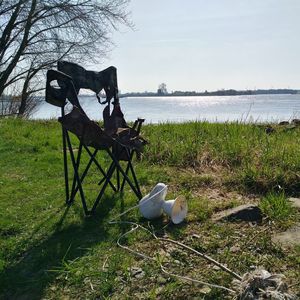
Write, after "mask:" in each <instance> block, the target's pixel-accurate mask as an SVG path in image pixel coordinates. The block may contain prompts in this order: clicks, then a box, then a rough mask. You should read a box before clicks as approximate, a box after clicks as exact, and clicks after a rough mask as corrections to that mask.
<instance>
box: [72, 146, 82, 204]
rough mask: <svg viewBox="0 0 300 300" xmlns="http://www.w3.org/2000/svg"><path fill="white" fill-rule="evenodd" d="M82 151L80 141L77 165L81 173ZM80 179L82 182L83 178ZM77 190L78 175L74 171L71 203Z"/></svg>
mask: <svg viewBox="0 0 300 300" xmlns="http://www.w3.org/2000/svg"><path fill="white" fill-rule="evenodd" d="M81 153H82V143H81V142H80V144H79V148H78V153H77V159H76V166H77V171H78V174H79V165H80V158H81ZM80 181H81V183H82V178H80ZM77 190H78V189H77V187H76V176H75V172H74V176H73V183H72V190H71V197H70V200H69V203H72V202H73V201H74V198H75V196H76V193H77Z"/></svg>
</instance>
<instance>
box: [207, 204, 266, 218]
mask: <svg viewBox="0 0 300 300" xmlns="http://www.w3.org/2000/svg"><path fill="white" fill-rule="evenodd" d="M262 217H263V216H262V212H261V210H260V208H259V207H258V206H256V205H253V204H244V205H240V206H237V207H234V208H231V209H227V210H224V211H221V212H219V213H217V214H215V215H214V216H213V217H212V219H213V221H217V222H218V221H247V222H261V221H262Z"/></svg>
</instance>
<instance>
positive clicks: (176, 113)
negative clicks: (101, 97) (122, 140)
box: [32, 94, 300, 123]
mask: <svg viewBox="0 0 300 300" xmlns="http://www.w3.org/2000/svg"><path fill="white" fill-rule="evenodd" d="M80 101H81V103H82V106H83V108H84V109H85V111H86V113H87V114H88V116H89V117H90V118H91V119H94V120H101V119H102V110H103V108H104V106H102V105H100V104H99V103H98V101H97V99H96V98H95V97H94V96H81V97H80ZM120 103H121V107H122V111H123V113H124V115H125V119H126V120H127V121H134V120H135V119H136V118H137V117H141V118H145V119H146V122H147V123H159V122H184V121H195V120H201V121H203V120H206V121H209V122H226V121H241V122H274V121H275V122H278V121H282V120H291V119H293V118H300V94H296V95H250V96H209V97H198V96H194V97H130V98H121V99H120ZM59 116H60V108H56V107H54V106H52V105H50V104H48V103H46V102H42V103H41V104H40V106H39V107H38V109H37V111H36V112H35V113H34V114H33V116H32V118H33V119H49V118H57V117H59Z"/></svg>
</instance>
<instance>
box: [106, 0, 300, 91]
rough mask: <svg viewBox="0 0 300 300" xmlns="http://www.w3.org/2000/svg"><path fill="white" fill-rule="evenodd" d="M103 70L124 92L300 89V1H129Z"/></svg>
mask: <svg viewBox="0 0 300 300" xmlns="http://www.w3.org/2000/svg"><path fill="white" fill-rule="evenodd" d="M129 10H130V11H131V14H132V15H131V19H132V22H133V23H134V25H135V30H131V29H126V28H125V29H124V28H121V33H115V34H114V35H113V41H114V43H115V44H116V47H115V48H114V49H113V51H112V52H111V54H110V57H109V58H108V59H106V60H105V61H104V63H103V65H101V67H106V66H108V65H115V66H116V67H117V68H118V76H119V87H120V90H121V91H122V92H128V91H141V92H142V91H146V90H147V91H156V90H157V87H158V85H159V84H160V83H162V82H165V83H166V84H167V89H168V91H172V90H195V91H203V90H205V89H207V90H216V89H222V88H224V89H227V88H235V89H247V88H249V89H255V88H288V87H289V88H297V89H299V88H300V32H299V31H300V0H185V1H183V0H132V1H131V3H130V6H129Z"/></svg>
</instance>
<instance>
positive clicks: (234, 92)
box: [120, 89, 300, 98]
mask: <svg viewBox="0 0 300 300" xmlns="http://www.w3.org/2000/svg"><path fill="white" fill-rule="evenodd" d="M296 94H300V90H295V89H268V90H262V89H260V90H246V91H237V90H233V89H230V90H219V91H213V92H207V91H205V92H194V91H193V92H189V91H185V92H184V91H175V92H172V93H154V92H144V93H124V94H120V98H128V97H190V96H198V97H199V96H201V97H202V96H250V95H296Z"/></svg>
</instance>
